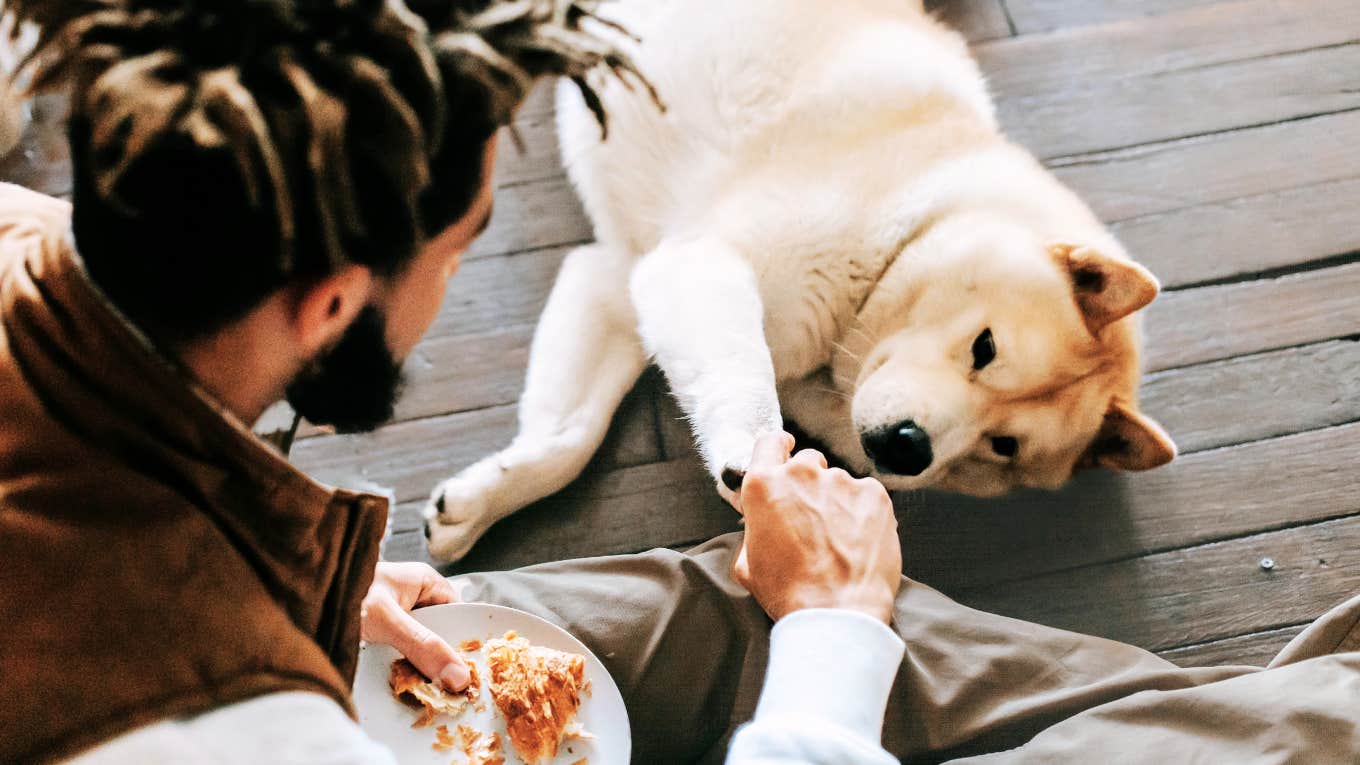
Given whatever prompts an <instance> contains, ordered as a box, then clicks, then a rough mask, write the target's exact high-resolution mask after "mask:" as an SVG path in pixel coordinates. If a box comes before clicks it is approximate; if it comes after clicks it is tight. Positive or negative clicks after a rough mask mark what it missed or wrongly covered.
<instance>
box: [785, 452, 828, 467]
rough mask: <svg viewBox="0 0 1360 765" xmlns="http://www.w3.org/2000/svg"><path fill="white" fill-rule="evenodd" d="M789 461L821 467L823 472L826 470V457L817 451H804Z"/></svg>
mask: <svg viewBox="0 0 1360 765" xmlns="http://www.w3.org/2000/svg"><path fill="white" fill-rule="evenodd" d="M789 461H790V462H806V463H808V464H810V465H813V466H814V467H819V468H821V469H823V470H826V455H825V454H822V453H821V452H819V451H817V450H816V449H804V450H802V451H800V452H798V453H797V454H795V455H793V459H791V460H789Z"/></svg>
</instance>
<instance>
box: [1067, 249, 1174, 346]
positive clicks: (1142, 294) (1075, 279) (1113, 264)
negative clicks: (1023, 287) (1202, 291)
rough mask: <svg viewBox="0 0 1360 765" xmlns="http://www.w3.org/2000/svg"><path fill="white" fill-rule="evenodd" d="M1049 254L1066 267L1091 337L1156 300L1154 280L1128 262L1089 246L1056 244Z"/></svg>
mask: <svg viewBox="0 0 1360 765" xmlns="http://www.w3.org/2000/svg"><path fill="white" fill-rule="evenodd" d="M1049 252H1050V253H1052V254H1053V257H1054V258H1055V259H1056V260H1057V261H1058V265H1059V266H1061V267H1063V268H1066V269H1067V272H1068V273H1069V274H1070V275H1071V278H1072V290H1073V293H1074V295H1075V297H1076V300H1077V307H1078V308H1080V309H1081V315H1082V318H1084V319H1085V320H1086V328H1087V329H1088V330H1090V332H1091V334H1092V335H1099V334H1100V330H1102V329H1104V328H1105V327H1106V326H1108V325H1109V324H1111V323H1112V322H1116V321H1119V320H1120V319H1122V318H1124V317H1125V316H1128V315H1129V314H1131V313H1133V312H1134V311H1137V310H1138V309H1140V308H1142V307H1143V306H1145V305H1147V304H1148V303H1151V302H1152V299H1153V298H1155V297H1157V292H1158V290H1160V289H1161V286H1160V285H1158V284H1157V277H1155V276H1153V275H1152V273H1151V272H1149V271H1148V270H1147V269H1146V268H1143V267H1142V266H1140V265H1138V264H1137V263H1134V262H1133V261H1131V260H1125V259H1123V258H1116V257H1112V256H1110V255H1106V254H1104V253H1101V252H1099V251H1097V250H1094V249H1092V248H1090V247H1082V246H1079V245H1074V244H1055V245H1053V246H1052V247H1050V248H1049Z"/></svg>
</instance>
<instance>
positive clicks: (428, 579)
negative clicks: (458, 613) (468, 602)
mask: <svg viewBox="0 0 1360 765" xmlns="http://www.w3.org/2000/svg"><path fill="white" fill-rule="evenodd" d="M423 584H424V586H423V587H422V588H421V590H420V597H419V598H418V599H417V600H416V606H438V605H442V604H444V603H457V602H458V601H459V600H460V598H459V597H458V590H457V589H456V588H455V587H454V586H453V584H452V583H451V582H449V580H447V579H445V578H444V577H442V576H440V575H439V572H438V571H435V570H434V569H433V568H431V569H430V570H429V572H428V573H427V574H426V576H425V581H424V583H423Z"/></svg>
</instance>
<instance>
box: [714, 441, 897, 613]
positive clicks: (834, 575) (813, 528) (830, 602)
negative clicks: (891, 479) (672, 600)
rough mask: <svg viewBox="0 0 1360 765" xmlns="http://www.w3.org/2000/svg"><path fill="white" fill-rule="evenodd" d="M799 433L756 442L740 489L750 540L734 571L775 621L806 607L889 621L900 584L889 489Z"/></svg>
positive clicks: (894, 520)
mask: <svg viewBox="0 0 1360 765" xmlns="http://www.w3.org/2000/svg"><path fill="white" fill-rule="evenodd" d="M792 449H793V437H792V436H790V435H788V434H787V433H776V434H772V435H769V436H766V437H764V438H762V439H760V441H758V442H756V448H755V454H754V456H753V457H752V458H751V466H750V468H749V469H748V470H747V472H746V479H745V481H743V482H742V485H741V506H742V510H743V511H744V513H745V516H746V540H745V542H744V544H743V545H742V549H741V552H740V553H739V554H738V555H737V560H736V562H735V563H734V565H733V567H732V574H733V576H734V577H735V578H736V580H737V582H739V583H740V584H741V585H742V586H743V587H745V588H746V589H748V590H750V591H751V594H752V595H754V596H755V598H756V600H757V601H759V602H760V605H761V607H762V608H764V609H765V612H766V613H768V614H769V615H770V618H772V619H774V620H775V621H779V620H780V619H781V618H783V617H785V616H787V615H788V614H790V613H792V612H794V611H798V610H800V609H804V608H848V609H853V610H856V611H863V612H864V613H866V614H869V615H870V616H873V617H874V618H876V619H879V620H881V621H883V622H884V623H887V622H889V621H891V619H892V608H893V599H894V598H895V597H896V596H897V589H898V587H899V586H901V581H902V549H901V547H900V544H899V542H898V540H897V518H896V517H895V516H894V515H893V508H892V500H890V499H889V498H888V492H887V490H886V489H884V488H883V485H882V484H880V483H879V482H878V481H875V480H874V479H872V478H860V479H856V478H853V477H851V475H850V474H849V473H847V472H845V471H844V470H841V469H839V468H835V469H830V470H828V469H827V466H826V458H825V457H823V456H822V455H821V454H819V453H818V452H815V451H812V450H810V449H808V450H804V451H801V452H799V453H798V454H797V455H795V456H794V457H793V458H792V459H790V458H789V452H790V451H791V450H792Z"/></svg>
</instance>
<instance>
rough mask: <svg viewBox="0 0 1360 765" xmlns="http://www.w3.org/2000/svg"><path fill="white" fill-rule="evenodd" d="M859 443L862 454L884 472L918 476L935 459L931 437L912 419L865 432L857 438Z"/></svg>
mask: <svg viewBox="0 0 1360 765" xmlns="http://www.w3.org/2000/svg"><path fill="white" fill-rule="evenodd" d="M860 443H861V444H863V445H864V453H865V454H867V455H869V459H871V460H873V461H874V464H875V465H877V466H878V469H879V470H881V471H882V472H884V473H895V474H897V475H920V474H922V473H924V472H925V471H926V468H928V467H930V462H931V460H933V459H935V455H934V453H933V452H931V450H930V435H929V434H927V433H926V431H925V429H923V428H922V427H921V426H920V425H917V424H916V423H914V422H912V421H911V420H903V421H902V422H899V423H897V424H896V425H889V426H887V427H885V428H879V429H878V430H875V431H872V432H869V433H865V434H864V435H862V436H860Z"/></svg>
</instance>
